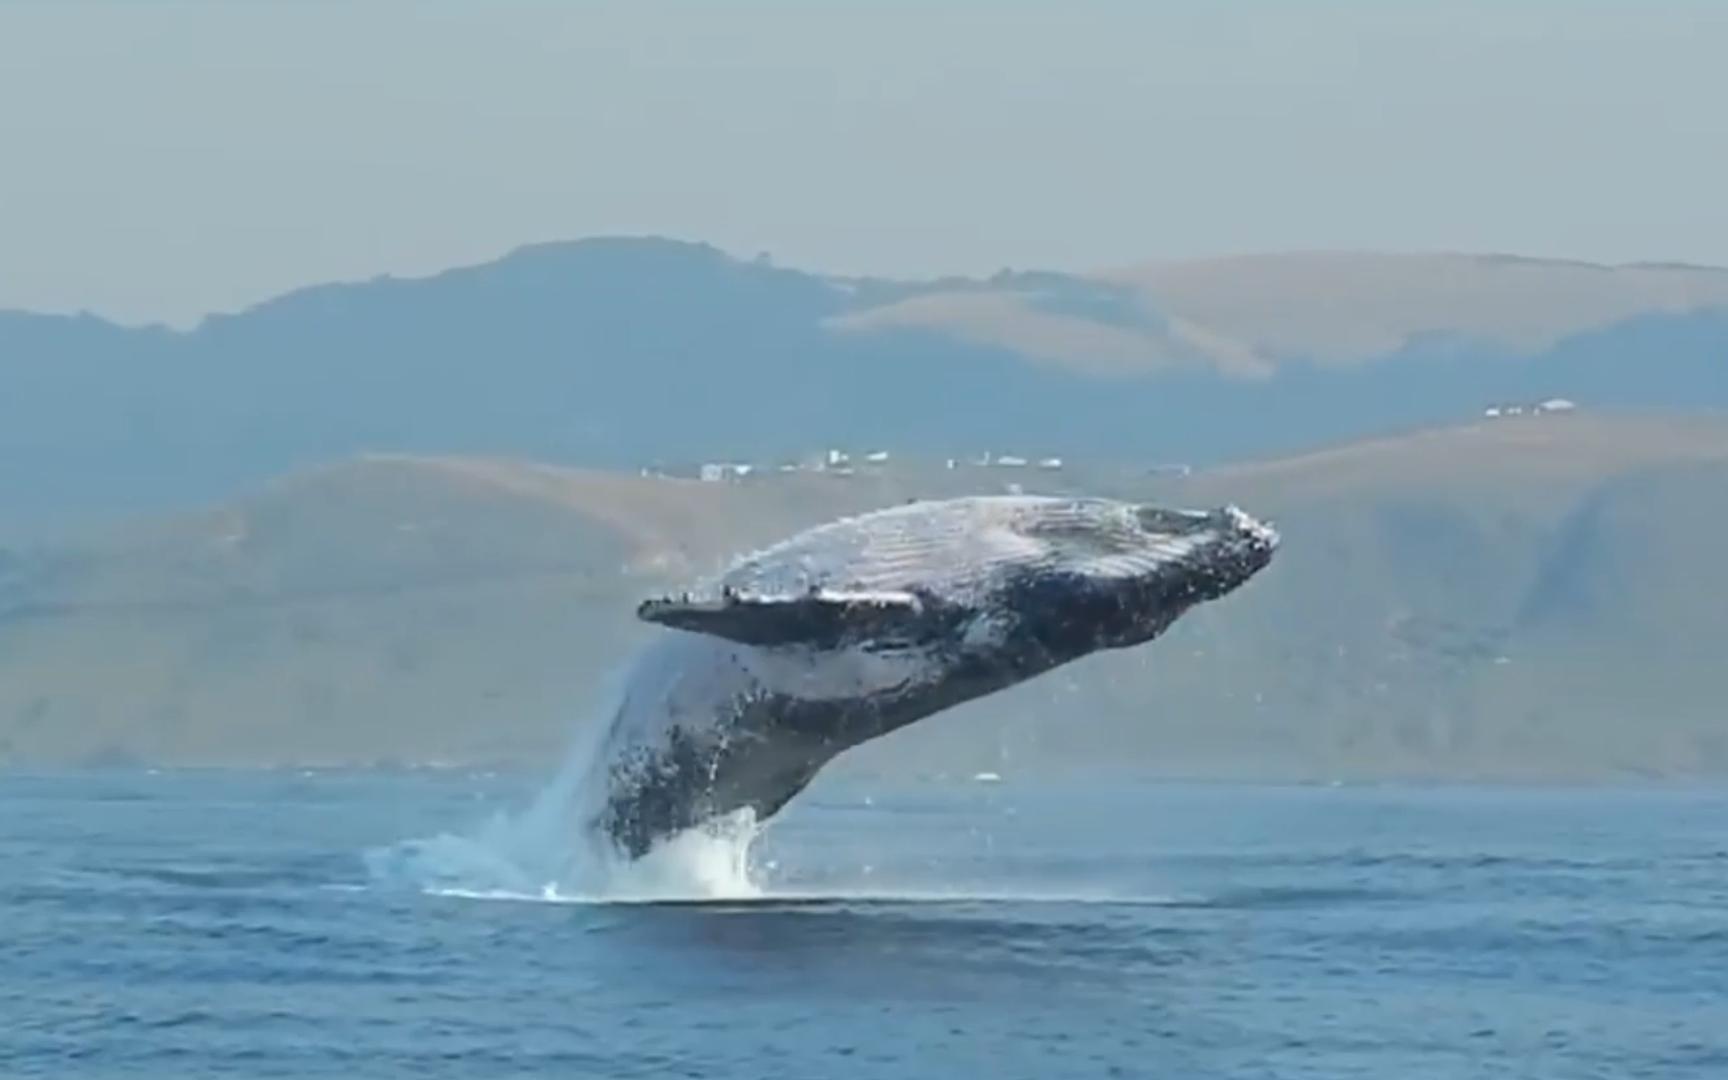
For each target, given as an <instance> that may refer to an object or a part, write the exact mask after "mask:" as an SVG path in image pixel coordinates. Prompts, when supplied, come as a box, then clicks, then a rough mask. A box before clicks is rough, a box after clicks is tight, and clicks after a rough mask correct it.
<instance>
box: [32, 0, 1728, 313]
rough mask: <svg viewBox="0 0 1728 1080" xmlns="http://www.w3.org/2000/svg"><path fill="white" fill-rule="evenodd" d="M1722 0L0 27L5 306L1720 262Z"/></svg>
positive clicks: (73, 21)
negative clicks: (312, 288)
mask: <svg viewBox="0 0 1728 1080" xmlns="http://www.w3.org/2000/svg"><path fill="white" fill-rule="evenodd" d="M1725 58H1728V0H1725V2H1714V0H1695V2H1689V3H1686V2H1667V3H1664V2H1656V0H1645V2H1643V3H1630V2H1623V3H1606V2H1593V0H1568V2H1550V3H1544V2H1539V0H1526V2H1523V3H1517V2H1514V0H1501V2H1498V3H1490V2H1478V0H1449V2H1432V3H1418V2H1404V3H1400V2H1396V0H1384V2H1380V3H1367V2H1359V3H1353V4H1348V3H1318V2H1311V3H1297V2H1295V0H1286V2H1282V3H1270V2H1262V3H1223V2H1218V3H1200V2H1192V3H1177V2H1157V0H1140V2H1136V3H1119V4H1107V3H1098V2H1092V3H1084V2H1077V0H1064V2H1050V3H1044V4H1031V3H1011V2H1001V3H989V4H986V3H962V2H948V3H943V2H941V0H924V2H921V3H911V2H889V0H878V2H874V3H869V4H865V3H838V2H830V3H822V2H819V0H805V2H802V3H797V4H794V3H789V2H788V3H779V4H768V3H745V2H741V0H733V2H729V3H724V4H722V3H716V2H710V3H703V4H696V3H682V4H678V3H646V2H623V0H620V2H616V3H598V2H594V3H583V2H575V0H571V2H564V3H540V4H521V3H500V2H488V3H478V2H475V3H466V4H459V5H458V4H444V3H435V2H428V0H416V2H414V3H383V2H356V3H348V4H337V3H316V2H299V3H292V4H290V3H263V2H240V0H227V2H215V0H210V2H203V3H149V2H144V0H134V2H129V3H107V4H102V3H81V2H76V0H54V2H39V3H19V2H15V0H0V307H23V308H30V309H36V310H51V311H67V310H77V309H80V308H87V309H90V310H94V311H97V312H100V313H103V314H108V315H111V316H113V317H116V318H119V319H122V320H124V321H129V322H132V321H143V320H155V319H163V320H169V321H173V322H176V323H186V322H188V321H190V320H193V319H195V318H196V317H197V316H198V315H200V314H202V313H204V312H208V311H212V310H232V309H235V308H238V307H241V306H244V305H246V304H248V303H251V302H254V301H256V300H258V299H261V298H263V297H265V296H268V295H270V294H273V293H275V292H278V291H281V290H284V289H287V288H291V287H294V286H296V285H300V284H304V283H308V282H313V281H321V280H329V279H351V278H364V277H369V276H371V275H373V274H376V273H381V272H394V273H424V272H429V271H433V270H437V269H440V268H443V267H446V266H450V265H453V264H459V263H465V262H475V261H480V260H483V259H488V258H491V257H494V256H496V255H498V254H501V253H502V252H504V251H506V250H508V249H509V248H511V247H513V246H515V245H517V244H521V243H525V242H532V241H540V240H549V239H556V238H573V237H578V236H584V235H591V234H597V233H606V234H616V233H642V232H646V233H656V234H662V235H672V236H678V237H684V238H689V239H700V240H707V241H710V242H712V243H715V244H718V245H720V246H721V247H724V248H727V249H728V250H731V251H735V252H737V253H740V254H744V255H751V254H754V253H756V252H757V251H760V250H767V251H770V252H772V253H773V254H774V256H775V258H776V259H777V260H778V261H780V262H782V263H789V264H795V265H802V266H808V267H812V268H816V269H826V270H835V271H845V272H874V273H886V274H903V275H923V274H932V273H937V272H946V271H964V272H989V271H992V270H994V269H996V268H998V267H1000V266H1003V265H1012V266H1017V267H1026V266H1042V267H1053V268H1063V269H1087V268H1097V267H1104V266H1111V265H1115V264H1120V263H1125V262H1138V261H1144V260H1150V259H1160V258H1182V257H1189V256H1199V255H1210V254H1223V253H1230V252H1239V251H1258V250H1279V249H1299V248H1371V249H1382V250H1388V249H1391V250H1495V251H1512V252H1519V253H1524V254H1532V255H1548V256H1564V257H1573V258H1584V259H1592V260H1605V261H1622V260H1636V259H1665V260H1669V259H1671V260H1686V261H1694V262H1708V263H1719V264H1728V196H1725V195H1724V192H1728V59H1725Z"/></svg>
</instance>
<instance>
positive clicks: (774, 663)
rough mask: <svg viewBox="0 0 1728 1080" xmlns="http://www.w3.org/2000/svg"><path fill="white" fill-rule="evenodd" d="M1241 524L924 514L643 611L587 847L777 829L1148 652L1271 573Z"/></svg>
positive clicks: (1056, 507)
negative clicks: (984, 701)
mask: <svg viewBox="0 0 1728 1080" xmlns="http://www.w3.org/2000/svg"><path fill="white" fill-rule="evenodd" d="M1277 546H1278V534H1277V532H1276V531H1274V530H1273V529H1272V528H1271V527H1269V526H1267V525H1265V524H1262V523H1261V522H1259V521H1256V520H1255V519H1254V518H1252V517H1250V516H1249V515H1248V514H1246V513H1244V512H1243V511H1241V510H1240V509H1238V508H1236V507H1234V506H1227V507H1223V508H1221V509H1217V510H1210V511H1195V510H1181V509H1170V508H1164V507H1158V506H1148V505H1142V504H1135V503H1129V502H1121V501H1116V500H1111V499H1102V498H1059V497H1043V496H1008V495H1002V496H973V497H967V498H956V499H944V500H935V501H923V502H913V503H908V504H905V505H901V506H895V507H892V508H889V509H884V510H878V511H874V512H872V513H867V514H863V515H860V516H857V517H850V518H843V519H840V520H837V521H832V522H829V523H827V524H824V525H819V526H817V527H815V528H812V529H808V530H806V531H804V532H801V533H799V534H797V535H795V536H792V537H791V538H789V539H787V540H784V541H782V542H780V543H778V544H775V545H773V546H771V547H768V548H765V549H763V550H761V551H759V552H756V553H755V554H752V555H748V556H745V557H743V558H741V559H739V560H738V561H737V562H735V563H734V564H733V565H732V566H731V567H730V568H729V569H727V570H725V571H724V572H723V573H721V574H719V575H718V576H717V577H716V578H714V579H713V580H710V581H706V582H703V583H702V584H701V585H699V586H697V587H695V588H693V589H692V590H691V591H690V592H688V593H686V594H683V595H680V596H676V597H667V598H662V599H654V600H649V601H646V602H644V603H643V604H642V605H641V606H640V607H639V608H638V610H637V615H638V617H640V618H642V619H645V620H647V621H649V622H651V623H656V624H659V625H660V626H662V627H664V628H666V632H665V633H663V634H660V635H657V638H656V640H654V641H653V642H651V643H650V644H649V645H647V646H646V648H645V649H644V651H643V652H642V653H641V654H640V655H639V656H638V657H637V660H636V663H635V666H634V667H633V669H632V670H631V672H630V674H629V677H628V679H627V681H626V684H625V686H624V688H623V693H622V696H621V699H620V701H619V704H618V708H617V712H616V713H615V714H614V715H613V716H612V717H611V721H610V726H609V728H608V729H607V731H606V732H605V735H604V737H603V744H602V746H601V748H600V755H599V757H598V758H597V759H596V761H597V762H598V763H599V764H600V765H601V767H602V771H603V775H601V776H598V777H596V778H595V779H596V780H597V781H598V782H599V783H601V784H603V785H604V786H605V790H604V797H603V798H602V799H600V800H597V804H596V805H597V809H596V810H595V811H594V817H593V819H592V820H591V821H590V822H589V823H588V825H589V827H591V828H593V829H594V830H596V832H597V833H598V834H599V835H600V836H601V837H602V838H604V839H606V840H608V841H610V843H611V844H612V845H614V846H615V847H616V848H617V849H618V850H619V852H620V853H621V854H622V855H624V856H625V857H626V858H636V857H639V856H641V855H644V854H646V853H647V852H648V851H649V850H650V849H651V848H652V847H653V846H654V845H655V844H656V843H658V842H660V841H661V840H664V839H666V838H669V837H671V836H673V835H676V834H678V833H680V832H683V831H685V830H687V829H691V828H696V827H699V826H702V825H704V824H706V823H709V822H712V821H716V820H718V819H721V818H724V817H726V816H728V815H731V814H733V813H735V812H737V811H740V810H745V809H748V810H751V811H754V814H755V817H756V819H757V820H758V821H762V820H766V819H767V818H768V817H770V816H772V815H773V814H774V813H776V812H777V811H779V810H780V809H781V807H783V806H785V804H786V803H787V801H788V800H790V799H791V798H792V797H793V796H794V795H796V794H797V793H798V792H799V791H800V790H802V789H803V788H804V787H805V785H806V784H808V783H809V782H810V780H811V779H812V778H813V777H814V776H815V775H816V773H817V771H818V770H820V769H821V768H822V766H823V765H824V764H826V763H827V762H828V761H829V760H831V759H832V758H833V757H834V756H835V755H837V754H839V753H841V752H842V751H844V750H846V749H848V748H849V747H853V746H857V745H858V744H860V743H863V742H865V741H867V740H869V739H874V738H877V737H878V736H881V735H885V734H887V733H888V732H891V731H894V730H895V729H897V728H901V727H904V726H905V725H907V724H910V723H912V722H913V721H916V720H919V719H922V718H924V717H927V716H930V715H931V714H933V713H937V712H940V711H941V710H943V709H947V708H949V707H951V706H954V705H957V704H960V703H961V702H965V701H968V700H971V699H974V698H978V697H981V696H983V695H986V694H990V693H993V692H995V691H998V690H1001V689H1004V688H1006V687H1009V686H1013V685H1015V684H1017V683H1020V682H1024V681H1025V680H1027V679H1030V678H1033V677H1034V676H1037V675H1039V674H1041V673H1044V672H1047V671H1050V670H1051V669H1053V668H1056V667H1059V666H1061V665H1062V664H1066V663H1068V662H1070V661H1073V660H1077V659H1079V658H1080V657H1083V656H1086V655H1088V654H1091V653H1094V652H1097V651H1099V650H1103V649H1121V648H1127V647H1130V646H1134V645H1139V644H1142V643H1144V642H1148V641H1151V640H1152V639H1153V638H1155V637H1157V636H1158V635H1159V634H1161V633H1163V632H1164V631H1165V630H1166V629H1167V628H1169V626H1170V625H1171V624H1172V623H1173V622H1174V621H1175V620H1176V619H1177V618H1178V617H1179V616H1180V615H1181V614H1182V613H1183V612H1184V611H1187V610H1188V609H1189V608H1192V607H1193V606H1194V605H1196V604H1199V603H1202V602H1204V601H1207V600H1213V599H1216V598H1218V597H1222V596H1224V595H1225V594H1227V593H1229V592H1231V591H1233V590H1234V589H1236V588H1237V587H1238V586H1240V585H1242V584H1243V583H1244V582H1246V581H1248V579H1249V578H1251V577H1253V576H1254V575H1255V574H1256V573H1258V572H1259V571H1260V570H1261V569H1263V568H1264V567H1265V566H1266V565H1267V564H1268V563H1269V562H1270V561H1271V559H1272V555H1273V552H1274V551H1275V550H1276V548H1277Z"/></svg>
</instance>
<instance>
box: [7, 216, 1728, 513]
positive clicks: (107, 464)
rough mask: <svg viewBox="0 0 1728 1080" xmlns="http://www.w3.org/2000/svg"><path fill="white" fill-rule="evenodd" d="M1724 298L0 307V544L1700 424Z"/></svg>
mask: <svg viewBox="0 0 1728 1080" xmlns="http://www.w3.org/2000/svg"><path fill="white" fill-rule="evenodd" d="M1724 305H1728V272H1725V271H1721V270H1712V269H1705V268H1693V267H1669V266H1634V267H1613V268H1610V267H1599V266H1587V265H1581V264H1574V263H1560V262H1543V261H1537V260H1527V259H1506V258H1498V257H1487V256H1483V257H1477V256H1374V255H1349V254H1341V255H1327V254H1314V255H1288V256H1264V257H1250V258H1242V259H1231V260H1221V261H1218V262H1202V263H1186V264H1177V265H1175V266H1163V267H1159V266H1152V267H1141V268H1133V269H1129V270H1124V271H1121V272H1119V273H1110V274H1100V275H1096V276H1092V277H1076V276H1070V275H1063V274H1049V273H1009V272H1004V273H1002V274H999V275H997V276H995V277H992V278H990V279H988V280H985V281H966V280H949V281H930V282H891V281H863V280H850V279H837V278H830V277H821V276H817V275H813V274H808V273H803V272H799V271H796V270H788V269H781V268H777V267H774V266H771V265H768V264H767V263H766V262H763V261H740V260H737V259H733V258H730V257H728V256H726V255H724V254H722V253H721V252H719V251H716V250H714V249H712V248H708V247H703V246H697V245H691V244H682V243H674V242H670V241H658V240H633V239H610V240H604V239H603V240H590V241H583V242H579V243H571V244H547V245H540V246H536V247H530V248H524V249H522V250H520V251H517V252H515V253H513V254H511V255H509V256H508V257H506V258H504V259H501V260H499V261H497V262H493V263H489V264H486V265H482V266H475V267H469V268H463V269H458V270H452V271H449V272H447V273H444V274H440V275H437V276H435V277H431V278H426V279H419V280H392V279H380V280H375V281H370V282H365V283H356V284H341V285H324V286H318V287H315V288H309V289H304V290H301V291H298V292H294V293H291V294H288V295H285V296H282V297H279V298H277V299H275V300H272V301H269V302H267V303H264V304H261V305H259V306H257V307H255V308H252V309H250V310H248V311H245V312H241V313H239V314H235V315H231V316H216V317H212V318H210V319H208V320H206V321H205V322H204V323H202V324H201V325H200V326H198V327H197V328H196V329H194V330H191V331H187V332H178V331H171V330H167V329H164V328H159V327H158V328H138V329H127V328H122V327H118V326H114V325H111V324H108V323H106V322H103V321H101V320H98V319H95V318H89V317H81V318H62V317H52V316H42V315H30V314H23V313H6V312H0V530H5V529H18V528H26V527H33V526H35V525H38V524H40V523H41V522H44V521H50V520H52V521H57V522H62V523H64V522H69V521H76V520H88V519H90V518H92V517H98V516H102V515H111V514H113V513H114V512H116V511H120V510H124V511H148V512H153V511H157V510H161V509H164V508H168V507H173V506H179V507H185V506H190V505H195V504H197V503H200V502H206V501H209V500H214V499H222V498H230V497H234V496H237V495H239V494H240V493H242V492H244V491H246V490H250V489H253V488H255V487H256V486H257V485H259V484H262V483H264V482H265V481H266V480H268V479H269V478H271V477H274V476H277V475H280V474H281V473H283V472H284V471H287V470H290V469H299V468H304V467H306V466H308V465H314V464H321V463H327V462H330V461H335V460H340V459H343V458H346V457H349V456H352V455H355V454H359V453H364V452H372V451H394V452H416V453H462V454H508V455H512V456H519V457H530V458H535V459H540V460H548V461H560V462H568V463H577V464H582V465H587V466H607V467H618V468H625V469H630V470H634V469H635V468H636V467H638V466H639V465H642V464H646V463H649V462H652V461H656V460H667V459H671V460H682V459H701V458H736V457H749V458H756V459H762V458H768V457H772V456H774V455H776V454H781V453H789V452H793V451H797V450H802V449H805V448H808V447H812V446H826V445H851V446H867V445H882V446H891V447H895V448H898V449H900V450H902V451H923V452H927V453H931V454H937V455H947V454H955V453H972V452H975V451H978V450H983V449H995V450H997V451H999V452H1009V453H1026V454H1040V453H1057V454H1064V455H1066V456H1068V457H1071V458H1080V457H1093V458H1099V459H1108V460H1148V461H1149V460H1176V461H1185V462H1195V463H1208V462H1217V461H1227V460H1240V459H1243V458H1247V457H1254V456H1264V455H1268V454H1275V453H1287V452H1291V451H1294V450H1297V449H1300V448H1301V447H1304V446H1308V445H1312V444H1314V443H1316V442H1322V441H1328V440H1334V439H1343V438H1353V437H1360V436H1364V435H1368V434H1374V433H1386V432H1391V431H1397V430H1403V429H1406V428H1409V427H1411V426H1419V425H1427V424H1434V423H1452V422H1457V421H1459V420H1461V419H1465V418H1468V417H1472V416H1476V415H1478V414H1479V413H1480V412H1481V409H1482V408H1483V406H1484V405H1486V404H1489V403H1492V402H1495V401H1500V400H1536V399H1542V398H1547V397H1552V396H1561V397H1567V398H1574V399H1577V400H1579V401H1580V402H1582V403H1583V404H1585V405H1586V406H1590V407H1597V408H1625V407H1673V408H1685V409H1698V408H1724V407H1728V313H1725V312H1728V308H1725V307H1724Z"/></svg>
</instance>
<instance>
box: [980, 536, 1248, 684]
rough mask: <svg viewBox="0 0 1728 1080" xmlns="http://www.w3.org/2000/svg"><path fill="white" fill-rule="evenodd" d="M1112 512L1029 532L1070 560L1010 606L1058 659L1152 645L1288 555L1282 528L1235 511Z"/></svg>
mask: <svg viewBox="0 0 1728 1080" xmlns="http://www.w3.org/2000/svg"><path fill="white" fill-rule="evenodd" d="M1110 509H1111V510H1113V511H1114V512H1113V513H1108V514H1104V515H1100V516H1099V517H1095V518H1094V519H1093V520H1092V521H1089V522H1087V523H1086V524H1085V525H1084V526H1083V527H1076V524H1075V523H1074V522H1073V521H1072V520H1067V521H1062V520H1057V519H1053V520H1051V521H1050V522H1049V523H1048V524H1043V523H1039V522H1033V523H1031V524H1030V525H1029V526H1028V529H1027V531H1028V533H1029V534H1030V535H1032V536H1040V535H1041V534H1042V537H1043V538H1044V539H1046V540H1048V541H1050V542H1051V543H1052V544H1053V546H1054V547H1055V548H1056V549H1057V550H1059V551H1060V552H1061V553H1062V554H1061V557H1060V558H1058V559H1056V560H1054V561H1053V562H1051V563H1048V564H1046V565H1045V566H1043V567H1041V568H1040V569H1039V570H1038V571H1037V572H1036V573H1033V574H1029V575H1026V576H1025V577H1022V578H1021V579H1020V580H1019V581H1018V582H1017V583H1016V584H1015V586H1014V587H1013V588H1012V589H1011V596H1010V597H1009V598H1008V602H1009V604H1010V606H1011V607H1012V608H1013V609H1015V611H1016V613H1017V614H1019V615H1020V620H1019V623H1020V626H1021V627H1022V629H1023V631H1024V632H1025V633H1026V634H1027V635H1029V636H1030V637H1031V638H1032V639H1033V642H1032V643H1033V644H1035V645H1036V646H1038V647H1039V648H1040V649H1041V650H1042V651H1044V652H1045V653H1046V654H1047V655H1048V656H1049V657H1050V658H1051V659H1053V660H1062V659H1068V658H1072V657H1077V656H1082V655H1085V654H1086V653H1090V652H1095V651H1098V650H1100V649H1121V648H1129V647H1132V646H1135V645H1140V644H1143V643H1145V642H1148V641H1151V640H1152V639H1153V638H1156V637H1157V636H1158V635H1160V634H1162V633H1163V632H1164V631H1165V630H1167V629H1169V627H1170V625H1171V624H1172V623H1174V622H1175V621H1176V620H1177V618H1179V617H1180V616H1181V615H1182V614H1183V613H1184V612H1186V611H1188V610H1189V609H1190V608H1193V607H1194V606H1196V605H1198V604H1201V603H1204V602H1206V601H1210V600H1216V599H1219V598H1220V597H1223V596H1225V595H1227V594H1229V593H1231V592H1234V591H1235V590H1236V589H1238V588H1240V587H1241V586H1242V585H1244V584H1246V583H1247V582H1248V581H1249V579H1251V578H1253V577H1254V575H1256V574H1258V573H1259V572H1260V571H1261V570H1264V569H1265V568H1266V567H1267V566H1268V565H1269V564H1270V563H1271V562H1272V557H1273V555H1274V554H1275V553H1276V551H1277V550H1278V544H1279V536H1278V532H1277V530H1276V529H1274V528H1273V527H1272V526H1271V525H1268V524H1266V523H1264V522H1261V521H1259V520H1257V519H1255V518H1254V517H1252V516H1250V515H1249V514H1247V513H1246V512H1244V511H1243V510H1242V509H1240V508H1239V507H1237V506H1234V505H1230V506H1223V507H1219V508H1217V509H1213V510H1188V509H1176V508H1171V507H1165V506H1157V505H1148V504H1132V503H1121V504H1115V505H1114V506H1113V507H1111V508H1110Z"/></svg>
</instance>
